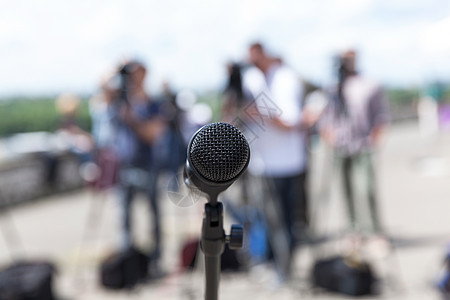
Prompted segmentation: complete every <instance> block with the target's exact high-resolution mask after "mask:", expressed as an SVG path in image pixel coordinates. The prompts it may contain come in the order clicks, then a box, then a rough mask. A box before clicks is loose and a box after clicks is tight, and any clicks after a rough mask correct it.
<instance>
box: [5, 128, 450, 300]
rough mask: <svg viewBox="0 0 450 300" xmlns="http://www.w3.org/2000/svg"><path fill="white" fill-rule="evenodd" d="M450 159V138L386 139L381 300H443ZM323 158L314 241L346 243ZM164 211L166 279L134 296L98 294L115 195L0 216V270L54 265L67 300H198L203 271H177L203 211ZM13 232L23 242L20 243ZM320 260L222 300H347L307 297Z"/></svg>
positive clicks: (244, 279) (316, 184) (141, 216)
mask: <svg viewBox="0 0 450 300" xmlns="http://www.w3.org/2000/svg"><path fill="white" fill-rule="evenodd" d="M449 149H450V133H442V134H441V135H440V136H438V137H435V138H432V137H428V138H423V137H421V136H420V135H419V132H418V128H417V125H416V124H415V123H404V124H398V125H396V126H394V127H392V128H391V129H390V131H389V132H388V134H387V137H386V140H385V143H384V146H383V149H382V151H381V153H379V157H378V161H379V186H380V206H381V210H382V216H383V220H384V223H385V227H386V230H387V232H388V235H389V236H390V237H391V238H392V240H393V242H394V246H395V247H394V250H393V251H390V252H388V253H384V252H383V251H386V248H385V247H384V246H385V245H384V244H383V243H382V242H381V243H380V242H379V240H377V239H375V238H370V239H369V242H370V243H372V245H375V246H371V247H370V248H371V249H369V250H368V251H372V250H373V249H375V250H374V251H375V255H374V256H373V257H375V259H374V263H375V264H376V265H377V270H378V272H379V274H380V275H381V277H382V278H383V279H385V282H387V284H384V285H383V289H382V290H383V293H382V294H381V296H380V297H382V298H384V299H439V295H438V294H437V293H436V291H435V289H434V287H433V280H435V277H436V275H437V273H438V271H439V268H440V263H441V259H442V257H443V255H444V250H445V244H446V243H447V242H448V241H450V217H449V212H450V209H449V208H450V204H449V203H448V201H449V199H448V198H449V197H448V194H449V190H450V188H449V184H448V181H449V179H450V151H449ZM326 154H327V152H326V149H325V148H323V147H319V148H317V149H315V150H314V155H313V163H314V164H313V166H314V169H313V170H312V174H311V179H312V182H313V189H312V196H311V200H312V210H313V216H314V221H315V222H314V223H315V224H317V226H315V227H314V232H315V233H316V234H319V235H323V234H328V235H329V234H336V233H341V232H343V230H345V228H346V226H347V225H346V217H345V211H344V209H343V205H342V201H341V199H340V196H339V187H338V185H337V184H336V182H337V178H336V177H335V176H336V175H335V174H333V173H332V172H330V168H329V162H328V161H327V159H326V158H327V155H326ZM330 182H334V184H330ZM18 188H20V183H18ZM324 191H328V192H324ZM327 195H330V197H327ZM162 203H163V208H162V211H163V215H164V217H163V222H164V225H163V228H164V229H163V230H164V244H165V251H164V255H163V260H164V266H165V268H166V269H167V270H168V271H169V276H167V277H166V278H165V279H163V280H161V281H159V282H154V283H149V284H145V285H140V286H139V287H138V288H137V289H136V290H134V291H132V292H110V291H105V290H104V289H102V288H100V287H99V285H98V284H97V277H96V271H97V266H98V262H99V261H100V260H101V258H102V257H104V256H105V255H106V254H108V253H110V252H111V251H113V250H114V249H115V247H116V245H117V244H118V242H119V238H118V234H117V232H118V228H119V223H118V214H119V210H118V206H117V202H116V200H115V197H114V193H113V192H109V193H105V194H104V195H98V194H96V195H92V193H91V192H89V191H77V192H72V193H69V194H63V195H57V196H53V197H48V198H45V199H41V200H38V201H35V202H33V203H28V204H26V205H22V206H17V207H14V208H13V209H11V210H10V211H8V212H0V227H1V228H0V229H1V230H2V238H0V264H2V265H4V264H7V263H9V262H10V259H11V254H12V255H13V256H14V257H15V258H20V257H26V258H49V259H51V260H53V261H56V263H57V265H58V269H59V272H58V276H57V282H56V283H57V284H56V287H57V293H58V295H60V296H61V298H63V299H202V287H203V277H202V273H201V271H198V272H196V273H195V274H193V275H189V276H187V275H185V274H183V273H182V272H180V271H179V268H178V263H179V249H180V247H181V243H182V241H183V240H185V239H187V238H189V237H192V236H196V235H198V233H199V232H200V228H201V215H202V210H203V205H202V204H201V203H197V204H195V205H193V206H190V207H185V208H182V207H178V206H175V205H174V204H173V203H172V202H171V201H169V200H168V199H167V197H164V199H162ZM92 205H94V208H92V207H91V206H92ZM133 209H134V213H135V215H136V220H135V224H134V233H135V237H136V240H137V241H138V244H139V245H141V246H142V247H149V246H150V244H151V241H150V240H149V239H148V236H149V232H150V230H149V229H148V227H149V222H148V220H147V219H146V216H147V214H146V210H147V207H146V203H145V201H144V200H143V199H142V198H139V199H137V201H135V204H134V207H133ZM90 212H91V213H92V212H94V213H93V215H90ZM89 216H90V217H89ZM87 220H90V223H89V226H88V227H86V226H87V225H86V224H87ZM11 223H12V224H14V228H15V229H16V231H17V232H18V235H19V236H20V241H17V240H15V239H14V236H15V235H14V232H12V231H11V228H12V227H11V226H10V224H11ZM86 228H88V229H86ZM225 228H226V230H228V228H229V226H228V225H227V226H226V227H225ZM7 241H9V242H7ZM346 242H348V239H342V242H339V239H338V240H333V241H332V242H330V243H328V244H326V246H324V247H322V249H324V250H321V251H323V253H325V252H329V253H332V252H333V251H335V249H337V248H339V247H340V246H339V245H340V244H345V243H346ZM370 243H369V244H370ZM7 244H11V245H10V247H7ZM377 247H378V248H377ZM8 248H11V249H10V250H11V251H9V250H8ZM380 249H381V250H380ZM317 251H319V250H318V248H314V247H312V246H304V247H302V248H301V249H300V250H299V251H298V253H297V255H296V257H297V259H296V268H295V270H296V271H295V276H294V279H293V280H292V282H290V283H289V284H288V285H284V286H280V285H277V284H276V281H275V280H274V274H273V271H272V270H271V269H270V267H269V266H266V267H261V268H259V269H255V270H252V272H250V273H249V274H224V275H223V278H222V281H221V297H220V299H247V298H253V299H272V298H275V297H276V298H277V299H279V300H281V299H346V298H345V297H342V296H339V295H333V294H329V293H323V292H317V291H313V290H311V289H310V287H309V283H308V280H307V275H308V271H309V268H310V267H311V263H312V259H313V256H314V255H317V253H318V252H317ZM11 252H12V253H11Z"/></svg>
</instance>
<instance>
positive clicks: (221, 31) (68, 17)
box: [0, 0, 450, 95]
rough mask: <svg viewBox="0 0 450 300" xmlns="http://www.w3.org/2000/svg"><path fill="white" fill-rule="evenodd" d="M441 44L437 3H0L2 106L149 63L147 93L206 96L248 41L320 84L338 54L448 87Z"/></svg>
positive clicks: (444, 43)
mask: <svg viewBox="0 0 450 300" xmlns="http://www.w3.org/2000/svg"><path fill="white" fill-rule="evenodd" d="M449 35H450V1H446V0H428V1H426V0H423V1H422V0H421V1H419V0H408V1H405V0H396V1H387V0H381V1H380V0H377V1H376V0H355V1H353V0H339V1H331V0H318V1H306V0H303V1H287V0H281V1H265V0H258V1H257V0H254V1H253V0H252V1H237V0H217V1H204V0H190V1H175V0H168V1H134V0H128V1H124V0H109V1H99V0H89V1H88V0H78V1H74V0H66V1H57V0H41V1H29V0H28V1H24V0H15V1H12V0H11V1H4V0H0V57H1V62H2V67H1V69H0V95H13V94H31V95H32V94H49V93H50V94H55V93H59V92H75V93H93V92H94V91H95V89H96V87H97V86H98V82H99V80H100V77H101V76H102V74H104V73H105V72H106V70H108V69H110V68H111V66H112V65H113V64H114V63H115V62H117V61H118V60H120V59H121V58H123V57H126V56H138V57H140V58H141V59H142V60H144V61H145V62H147V64H148V65H149V68H150V77H149V79H148V82H147V84H148V85H149V88H150V89H152V90H154V91H155V90H157V88H158V87H159V85H160V83H161V81H162V80H165V79H168V80H169V81H170V82H172V85H173V86H174V87H176V88H178V89H180V88H191V89H194V90H197V91H202V90H211V89H216V88H219V87H221V86H222V85H223V84H224V81H225V68H224V65H225V63H226V62H227V61H229V60H243V59H245V57H246V49H247V45H248V44H249V43H250V42H251V41H254V40H260V41H263V42H264V43H265V44H266V45H267V46H268V48H269V49H270V51H271V52H273V53H274V54H276V55H280V56H282V57H283V58H284V60H285V61H286V62H287V63H288V64H290V65H291V66H292V67H293V68H294V69H295V70H296V71H297V72H298V74H299V75H300V76H302V77H304V78H306V79H308V80H312V81H314V82H317V83H320V84H326V83H327V82H329V81H330V79H331V67H332V59H331V58H332V56H333V54H335V53H336V52H337V51H339V50H342V49H345V48H348V47H356V48H357V49H358V50H359V52H360V69H361V70H362V71H363V72H364V73H366V74H367V75H368V76H370V77H372V78H374V79H377V80H379V81H381V82H383V83H384V84H388V85H416V84H423V83H427V82H430V81H433V80H436V79H440V80H446V81H448V80H449V78H450V39H449V38H448V36H449Z"/></svg>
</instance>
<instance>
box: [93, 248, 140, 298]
mask: <svg viewBox="0 0 450 300" xmlns="http://www.w3.org/2000/svg"><path fill="white" fill-rule="evenodd" d="M148 265H149V258H148V257H147V255H145V254H144V253H142V252H141V251H140V250H138V249H136V248H135V247H130V248H129V249H128V250H126V251H123V252H117V253H113V254H112V255H110V256H109V257H107V258H106V259H105V260H104V261H103V262H102V264H101V266H100V281H101V284H102V286H104V287H106V288H109V289H124V288H133V287H134V286H135V285H136V284H137V283H138V282H140V281H141V280H144V279H145V278H146V277H147V273H148Z"/></svg>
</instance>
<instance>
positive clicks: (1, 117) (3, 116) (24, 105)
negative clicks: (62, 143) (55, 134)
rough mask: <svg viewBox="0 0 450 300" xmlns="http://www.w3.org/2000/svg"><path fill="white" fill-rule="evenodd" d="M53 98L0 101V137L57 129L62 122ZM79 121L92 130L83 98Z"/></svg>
mask: <svg viewBox="0 0 450 300" xmlns="http://www.w3.org/2000/svg"><path fill="white" fill-rule="evenodd" d="M60 120H61V115H60V114H59V113H58V112H57V111H56V106H55V100H54V99H52V98H38V99H31V98H14V99H9V100H3V101H1V102H0V137H4V136H7V135H11V134H14V133H20V132H33V131H50V132H51V131H55V130H56V129H58V127H59V126H60V123H61V121H60ZM77 121H78V122H79V124H80V126H81V127H82V128H83V129H86V130H90V126H91V120H90V116H89V110H88V103H87V101H85V100H83V101H81V103H80V108H79V110H78V116H77Z"/></svg>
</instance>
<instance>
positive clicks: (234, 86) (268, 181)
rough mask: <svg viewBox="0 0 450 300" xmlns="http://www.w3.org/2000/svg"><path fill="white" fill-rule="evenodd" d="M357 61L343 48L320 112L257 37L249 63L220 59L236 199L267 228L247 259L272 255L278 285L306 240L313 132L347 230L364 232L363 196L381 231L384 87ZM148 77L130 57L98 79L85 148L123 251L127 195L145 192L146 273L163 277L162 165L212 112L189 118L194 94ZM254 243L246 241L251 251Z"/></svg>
mask: <svg viewBox="0 0 450 300" xmlns="http://www.w3.org/2000/svg"><path fill="white" fill-rule="evenodd" d="M356 58H357V53H356V52H355V51H354V50H348V51H345V52H343V53H341V54H340V56H339V61H338V67H337V79H338V80H337V83H336V84H335V85H332V86H330V87H329V88H323V89H322V90H321V93H322V95H324V98H325V99H326V103H325V104H323V105H322V106H320V105H319V106H320V109H317V105H316V106H314V105H311V103H307V101H306V94H307V88H306V86H305V84H304V83H303V82H302V80H301V79H300V78H299V76H298V75H297V74H296V73H295V72H294V71H293V70H292V69H291V68H290V67H289V66H288V65H287V64H285V63H284V62H283V59H282V58H281V57H279V56H275V55H270V54H269V53H268V51H267V50H266V49H265V47H264V45H263V44H261V43H254V44H251V45H250V47H249V49H248V62H246V63H245V64H239V63H230V64H229V65H228V66H227V70H228V83H227V85H226V88H225V89H224V91H223V93H222V105H221V117H220V121H224V122H228V123H232V124H234V125H235V126H237V127H238V128H240V129H241V131H242V132H243V133H244V135H246V137H247V139H248V141H249V143H250V147H251V161H250V164H249V168H248V171H247V172H246V174H245V175H244V176H243V178H242V179H241V180H240V181H241V184H240V186H241V187H242V192H243V193H242V199H241V202H245V204H248V205H247V206H248V207H250V209H251V210H253V211H255V212H257V213H258V215H259V216H260V217H259V218H258V220H259V221H258V222H256V223H261V224H263V225H262V228H264V234H263V236H264V238H263V239H262V242H261V239H260V242H259V243H260V246H261V247H262V248H263V249H264V250H263V251H262V252H261V251H259V252H258V253H259V254H258V255H257V256H258V259H255V260H254V261H251V262H250V263H254V264H257V263H265V262H267V261H271V260H273V261H274V262H275V266H276V269H277V274H278V275H279V279H280V281H282V282H284V281H285V280H287V279H289V277H290V274H291V271H292V270H291V269H292V266H293V265H294V264H293V257H294V251H295V249H296V248H297V247H298V246H299V245H301V244H302V242H304V241H305V240H307V239H308V238H309V233H310V227H311V220H310V219H311V214H310V201H311V197H310V196H309V193H308V186H309V184H308V178H309V177H308V170H310V168H311V165H310V159H309V152H308V147H309V143H310V136H311V134H312V133H314V134H316V135H319V136H320V137H321V138H322V139H323V141H324V142H325V143H326V144H327V145H328V147H329V148H330V149H332V150H333V154H334V158H335V159H334V161H335V164H334V167H335V168H336V170H338V171H339V172H341V176H342V179H343V180H342V187H343V191H344V195H343V198H344V199H345V203H346V207H347V211H348V217H349V228H350V229H351V230H353V231H356V232H358V231H360V230H363V229H364V230H366V229H367V228H366V227H364V226H365V225H364V224H365V223H364V222H362V220H361V217H360V216H359V215H358V213H357V210H356V209H355V207H356V205H357V203H366V204H367V205H368V209H369V211H370V217H371V219H370V221H371V227H370V230H371V232H374V233H380V232H382V223H381V220H380V217H379V211H378V207H377V199H376V178H375V174H376V172H375V165H374V163H373V160H374V155H373V154H374V152H376V150H377V147H378V145H379V141H380V139H381V137H382V133H383V129H384V128H385V126H386V125H387V123H388V109H387V105H386V99H385V95H384V93H383V89H382V88H381V87H380V86H379V85H378V84H377V83H375V82H373V81H371V80H369V79H367V78H365V77H364V76H362V75H361V74H360V73H359V72H358V71H357V68H356ZM146 75H147V68H146V66H145V64H144V63H143V62H140V61H137V60H129V61H126V62H124V63H122V64H120V65H119V66H118V67H117V68H115V70H114V71H113V72H111V73H109V74H108V75H107V76H105V78H104V79H103V80H102V83H101V86H100V89H99V92H98V93H97V94H96V95H95V96H94V97H93V98H92V99H91V101H90V108H91V115H92V140H93V144H94V150H93V152H92V153H93V160H94V161H95V162H96V164H97V165H98V168H99V170H100V174H102V175H101V176H99V177H98V178H97V180H96V181H95V183H94V185H96V187H98V188H105V187H112V186H114V187H115V188H116V189H115V190H116V191H117V197H118V199H119V200H120V204H121V205H120V207H121V212H122V215H121V224H122V228H121V244H120V249H122V250H123V251H126V249H128V248H130V247H132V246H133V241H132V234H131V231H132V228H131V224H132V222H131V219H132V214H131V210H130V207H131V203H132V201H133V198H134V197H135V195H136V193H144V194H145V195H146V198H147V199H148V203H149V210H150V211H149V219H150V220H151V222H152V224H151V225H152V226H151V228H152V231H151V232H150V233H149V237H150V238H151V240H152V241H153V243H152V245H153V247H152V249H151V250H150V251H149V252H148V256H149V258H150V261H151V268H150V271H149V272H150V273H151V274H150V275H151V276H154V277H158V276H162V275H163V274H164V272H163V270H162V268H161V266H160V264H159V261H160V257H161V254H162V244H163V243H162V239H161V235H162V229H161V212H160V198H162V197H164V195H162V194H161V193H162V191H161V187H160V186H158V178H159V176H160V175H161V174H162V173H164V172H170V173H171V174H177V172H178V171H179V170H180V169H181V168H182V166H183V165H184V162H185V160H186V148H187V143H188V139H189V137H190V136H191V135H192V134H193V133H194V132H195V130H197V129H198V128H200V126H201V125H203V123H206V122H208V120H209V119H208V118H205V117H204V116H198V118H197V119H198V120H201V121H199V122H195V121H194V119H195V117H194V118H193V117H192V114H194V115H195V112H190V113H189V112H188V111H187V107H189V106H191V107H192V103H189V102H190V101H191V100H190V99H187V100H186V101H184V102H183V95H182V93H179V94H178V95H177V94H176V93H174V92H173V91H172V90H171V89H170V87H169V85H168V84H167V83H165V84H164V85H163V93H162V95H161V96H158V97H156V96H151V95H150V94H148V93H147V90H146V89H145V79H146ZM188 98H189V97H188ZM191 102H192V101H191ZM310 102H311V101H310ZM201 112H203V110H199V111H198V112H197V114H199V113H201ZM206 115H207V114H206ZM255 180H259V182H263V186H264V187H265V188H266V189H267V193H264V196H265V197H264V198H265V199H263V200H262V201H259V202H258V201H252V200H249V199H251V198H252V189H251V185H252V184H253V183H254V182H256V181H255ZM255 184H256V183H255ZM237 185H239V183H237ZM253 196H254V195H253ZM241 204H243V203H241ZM272 208H274V209H275V211H276V214H275V215H274V214H273V211H272V212H271V210H272ZM230 211H231V210H230ZM253 220H254V219H253ZM247 221H248V222H249V223H251V222H252V219H251V218H249V219H247ZM251 226H252V224H250V227H251ZM247 229H248V227H247ZM249 230H251V229H249ZM251 237H252V234H249V243H257V242H256V241H255V239H252V238H251ZM255 247H256V246H255V244H252V245H249V249H255ZM256 248H257V247H256ZM250 256H251V255H250Z"/></svg>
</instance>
